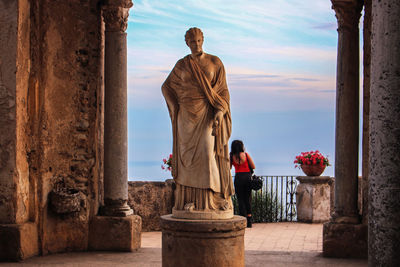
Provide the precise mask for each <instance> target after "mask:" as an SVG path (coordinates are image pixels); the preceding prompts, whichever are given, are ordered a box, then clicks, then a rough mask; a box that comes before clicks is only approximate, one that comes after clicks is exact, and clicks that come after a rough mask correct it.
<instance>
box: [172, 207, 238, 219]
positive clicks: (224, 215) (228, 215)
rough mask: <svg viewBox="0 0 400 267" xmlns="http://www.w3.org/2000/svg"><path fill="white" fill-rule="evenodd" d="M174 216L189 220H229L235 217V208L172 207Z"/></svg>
mask: <svg viewBox="0 0 400 267" xmlns="http://www.w3.org/2000/svg"><path fill="white" fill-rule="evenodd" d="M172 217H174V218H177V219H188V220H228V219H232V218H233V209H230V210H218V211H197V210H177V209H175V208H172Z"/></svg>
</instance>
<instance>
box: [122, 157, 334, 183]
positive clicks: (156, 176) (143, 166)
mask: <svg viewBox="0 0 400 267" xmlns="http://www.w3.org/2000/svg"><path fill="white" fill-rule="evenodd" d="M161 165H162V162H161V161H141V162H129V164H128V177H129V178H128V180H129V181H154V182H155V181H165V180H167V179H172V176H171V173H170V172H169V171H165V170H162V169H161ZM289 165H290V164H289ZM289 165H288V164H287V163H282V164H276V163H275V164H272V163H263V162H258V163H257V162H256V169H255V173H256V174H257V175H260V176H304V175H305V174H304V173H303V172H302V170H300V169H298V168H294V165H293V166H292V167H291V166H289ZM333 170H334V169H333V166H328V167H327V168H326V169H325V171H324V173H323V174H322V175H324V176H331V177H332V176H333V173H334V171H333ZM231 173H232V176H234V174H235V173H234V170H233V169H232V171H231Z"/></svg>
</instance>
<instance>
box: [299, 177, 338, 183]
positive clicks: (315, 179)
mask: <svg viewBox="0 0 400 267" xmlns="http://www.w3.org/2000/svg"><path fill="white" fill-rule="evenodd" d="M296 179H297V180H299V182H300V183H303V184H325V183H326V184H330V183H332V181H333V179H332V178H331V177H330V176H297V177H296Z"/></svg>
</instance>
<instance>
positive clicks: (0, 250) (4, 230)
mask: <svg viewBox="0 0 400 267" xmlns="http://www.w3.org/2000/svg"><path fill="white" fill-rule="evenodd" d="M38 254H39V241H38V232H37V225H36V223H33V222H27V223H23V224H0V261H21V260H24V259H26V258H29V257H32V256H36V255H38Z"/></svg>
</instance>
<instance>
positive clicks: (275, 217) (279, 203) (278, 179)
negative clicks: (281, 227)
mask: <svg viewBox="0 0 400 267" xmlns="http://www.w3.org/2000/svg"><path fill="white" fill-rule="evenodd" d="M261 177H262V178H263V180H264V183H263V187H262V188H261V189H260V190H258V191H257V192H256V191H252V200H251V202H252V216H253V221H254V222H284V221H296V220H297V216H296V187H297V180H296V176H289V175H288V176H269V175H268V176H261ZM233 202H234V207H235V214H239V210H238V205H237V201H236V197H235V196H234V197H233Z"/></svg>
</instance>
